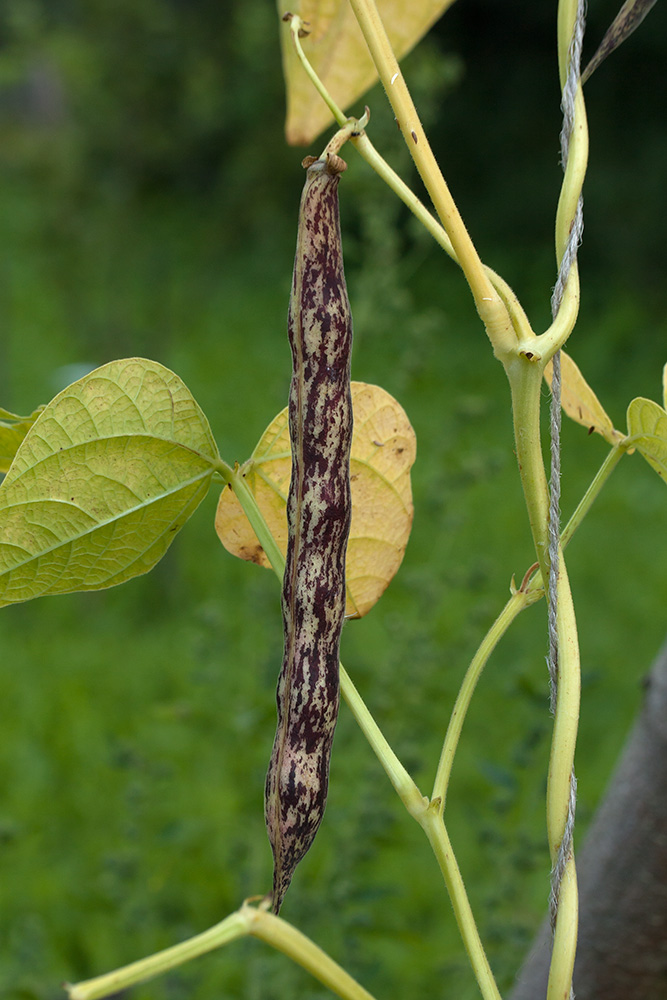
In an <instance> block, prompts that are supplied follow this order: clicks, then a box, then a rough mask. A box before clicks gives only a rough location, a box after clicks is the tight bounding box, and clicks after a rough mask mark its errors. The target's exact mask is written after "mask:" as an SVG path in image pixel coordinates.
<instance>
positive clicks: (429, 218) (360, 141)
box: [290, 17, 535, 342]
mask: <svg viewBox="0 0 667 1000" xmlns="http://www.w3.org/2000/svg"><path fill="white" fill-rule="evenodd" d="M301 24H302V21H301V18H297V17H293V18H292V21H291V24H290V28H291V31H292V39H293V41H294V46H295V48H296V53H297V55H298V57H299V60H300V62H301V64H302V66H303V68H304V70H305V72H306V73H307V75H308V77H309V78H310V80H311V81H312V82H313V84H314V86H315V87H316V89H317V91H318V93H319V94H320V96H321V97H322V99H323V100H324V102H325V103H326V105H327V106H328V108H329V110H330V111H331V113H332V115H333V116H334V118H335V120H336V122H337V123H338V124H339V125H340V126H346V125H348V124H349V123H350V121H351V119H349V118H347V117H346V116H345V114H344V113H343V112H342V111H341V109H340V108H339V107H338V105H337V104H336V102H335V101H334V100H333V98H332V97H331V94H330V93H329V91H328V90H327V88H326V87H325V86H324V84H323V83H322V81H321V80H320V78H319V76H318V75H317V73H316V72H315V70H314V69H313V67H312V65H311V63H310V61H309V59H308V57H307V56H306V54H305V52H304V50H303V46H302V45H301V40H300V38H299V36H298V27H299V26H300V25H301ZM366 112H367V113H368V109H366ZM356 127H357V128H359V129H360V131H359V134H357V133H356V128H355V129H354V130H353V131H352V132H351V133H350V137H349V141H350V142H351V143H352V145H353V146H354V147H355V149H356V150H357V152H358V153H359V155H360V156H361V158H362V159H363V160H365V161H366V163H367V164H368V165H369V166H370V167H371V168H372V169H373V170H374V171H375V172H376V174H377V175H378V177H379V178H380V179H381V180H383V181H384V182H385V184H386V185H387V186H388V187H389V188H390V189H391V190H392V191H393V192H394V194H395V195H396V196H397V197H398V198H400V200H401V201H402V202H403V204H404V205H405V206H406V207H407V208H408V209H409V210H410V211H411V212H412V214H413V215H414V216H415V218H416V219H418V220H419V222H421V224H422V225H423V226H424V228H425V229H426V231H427V232H428V233H430V235H431V236H432V237H433V239H434V240H435V241H436V243H437V244H438V245H439V246H440V247H442V249H443V250H444V251H445V253H446V254H447V255H448V256H449V257H451V258H452V260H453V261H454V262H455V263H457V264H460V262H459V259H458V257H457V255H456V251H455V250H454V247H453V246H452V241H451V240H450V238H449V236H448V235H447V233H446V231H445V229H444V228H443V226H442V225H441V224H440V223H439V222H438V220H437V219H436V218H435V216H434V215H433V214H432V213H431V212H429V210H428V209H427V208H426V206H425V205H424V203H423V202H422V201H420V199H419V198H418V197H417V196H416V194H415V193H414V191H413V190H412V188H410V187H409V186H408V185H407V184H406V183H405V181H403V180H402V179H401V178H400V177H399V175H398V174H397V173H396V171H395V170H394V169H393V168H392V167H391V166H390V165H389V164H388V163H387V161H386V160H385V159H384V157H383V156H381V155H380V153H378V151H377V149H376V148H375V146H374V145H373V143H372V142H371V140H370V139H369V138H368V136H367V135H366V133H365V131H364V130H363V129H361V128H360V123H359V122H356ZM483 268H484V271H485V273H486V275H487V276H488V278H489V281H490V282H491V284H492V285H493V287H494V288H495V289H496V291H497V292H498V294H499V295H500V297H501V299H502V300H503V303H504V304H505V307H506V309H507V311H508V313H509V314H510V316H511V319H512V325H513V327H514V329H515V331H516V333H517V336H518V337H519V338H520V341H521V342H523V341H526V342H532V339H533V338H534V337H535V334H534V333H533V331H532V328H531V326H530V323H529V321H528V317H527V316H526V314H525V312H524V310H523V308H522V307H521V304H520V302H519V300H518V299H517V297H516V295H515V294H514V292H513V291H512V289H511V288H510V286H509V285H508V284H507V282H506V281H504V280H503V278H501V277H500V275H499V274H497V273H496V272H495V271H493V270H492V269H491V268H490V267H487V266H486V265H483Z"/></svg>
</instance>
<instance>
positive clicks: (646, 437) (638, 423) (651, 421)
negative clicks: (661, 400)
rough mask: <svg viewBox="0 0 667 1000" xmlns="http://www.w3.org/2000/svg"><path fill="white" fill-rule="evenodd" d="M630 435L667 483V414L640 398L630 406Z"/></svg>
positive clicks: (650, 401) (639, 450) (659, 407)
mask: <svg viewBox="0 0 667 1000" xmlns="http://www.w3.org/2000/svg"><path fill="white" fill-rule="evenodd" d="M628 435H629V436H630V437H631V438H633V444H634V445H635V447H636V449H637V451H638V452H640V453H641V454H642V455H643V456H644V458H645V459H646V461H647V462H648V464H649V465H650V466H651V468H653V469H655V471H656V472H657V473H658V475H659V476H660V477H661V478H662V479H664V480H665V481H666V482H667V413H665V411H664V410H663V408H662V407H661V406H658V404H657V403H654V402H653V400H652V399H643V398H642V397H641V396H638V397H637V399H633V400H632V402H631V403H630V405H629V406H628Z"/></svg>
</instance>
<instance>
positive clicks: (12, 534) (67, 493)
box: [0, 358, 218, 606]
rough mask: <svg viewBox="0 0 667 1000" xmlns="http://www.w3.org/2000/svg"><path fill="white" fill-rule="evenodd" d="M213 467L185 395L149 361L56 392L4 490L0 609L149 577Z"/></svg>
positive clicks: (202, 421) (214, 453)
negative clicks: (143, 574) (143, 576)
mask: <svg viewBox="0 0 667 1000" xmlns="http://www.w3.org/2000/svg"><path fill="white" fill-rule="evenodd" d="M217 458H218V450H217V447H216V444H215V441H214V440H213V437H212V435H211V431H210V428H209V425H208V421H207V420H206V417H205V416H204V414H203V413H202V411H201V410H200V408H199V406H198V405H197V403H196V402H195V401H194V399H193V398H192V395H191V394H190V392H189V390H188V389H187V387H186V386H185V385H184V384H183V382H182V381H181V380H180V379H179V378H178V376H176V375H174V373H173V372H170V371H169V370H168V369H167V368H164V367H163V366H162V365H160V364H157V362H155V361H146V360H144V359H142V358H130V359H128V360H124V361H113V362H111V363H110V364H108V365H104V366H103V367H102V368H98V369H97V370H96V371H93V372H91V373H90V374H89V375H86V376H85V377H84V378H82V379H80V380H79V381H78V382H75V383H74V384H73V385H71V386H69V387H68V388H67V389H65V390H63V392H61V393H60V394H59V395H58V396H56V397H55V399H53V400H52V401H51V402H50V403H49V404H48V406H47V407H46V408H45V409H44V410H43V412H42V413H41V415H40V416H39V417H38V419H37V420H36V421H35V423H34V424H33V426H32V427H31V429H30V430H29V432H28V434H27V435H26V437H25V439H24V441H23V443H22V444H21V446H20V448H19V450H18V452H17V454H16V457H15V459H14V461H13V463H12V465H11V467H10V469H9V472H8V473H7V475H6V477H5V479H4V481H3V483H2V485H1V486H0V606H4V605H6V604H12V603H14V602H17V601H27V600H30V599H31V598H33V597H39V596H42V595H43V594H63V593H69V592H71V591H75V590H97V589H100V588H103V587H111V586H114V585H115V584H118V583H123V582H124V581H126V580H129V579H131V578H132V577H134V576H138V575H139V574H141V573H146V572H147V571H148V570H149V569H151V568H152V567H153V566H154V565H155V563H156V562H157V561H158V560H159V559H160V558H161V557H162V555H163V554H164V553H165V551H166V550H167V548H168V547H169V545H170V544H171V542H172V540H173V539H174V537H175V536H176V533H177V532H178V530H179V528H181V527H182V526H183V525H184V524H185V522H186V521H187V519H188V518H189V517H190V515H191V514H192V513H193V512H194V510H195V509H196V508H197V506H198V505H199V503H200V502H201V500H203V498H204V496H205V495H206V492H207V490H208V488H209V486H210V482H211V477H212V475H213V471H214V465H215V462H216V460H217Z"/></svg>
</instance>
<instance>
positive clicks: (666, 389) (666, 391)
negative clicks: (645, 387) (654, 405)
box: [662, 365, 667, 410]
mask: <svg viewBox="0 0 667 1000" xmlns="http://www.w3.org/2000/svg"><path fill="white" fill-rule="evenodd" d="M662 402H663V404H664V407H665V409H666V410H667V365H665V366H664V368H663V369H662Z"/></svg>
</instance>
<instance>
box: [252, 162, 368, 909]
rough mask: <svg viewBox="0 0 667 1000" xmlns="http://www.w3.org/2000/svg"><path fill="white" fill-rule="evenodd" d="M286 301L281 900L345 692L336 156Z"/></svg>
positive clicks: (270, 798) (278, 790)
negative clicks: (288, 369) (288, 448)
mask: <svg viewBox="0 0 667 1000" xmlns="http://www.w3.org/2000/svg"><path fill="white" fill-rule="evenodd" d="M304 166H308V172H307V175H306V182H305V186H304V190H303V194H302V197H301V206H300V210H299V227H298V234H297V248H296V258H295V262H294V276H293V281H292V294H291V299H290V308H289V321H288V331H289V341H290V347H291V349H292V381H291V385H290V396H289V423H290V437H291V443H292V478H291V482H290V489H289V497H288V501H287V522H288V544H287V560H286V566H285V575H284V578H283V590H282V613H283V628H284V653H283V662H282V668H281V671H280V677H279V680H278V691H277V698H276V700H277V703H278V725H277V730H276V737H275V742H274V746H273V753H272V755H271V761H270V764H269V771H268V774H267V778H266V792H265V817H266V825H267V830H268V834H269V839H270V841H271V846H272V848H273V858H274V869H273V910H274V912H275V913H278V911H279V910H280V906H281V903H282V900H283V897H284V895H285V892H286V891H287V888H288V886H289V884H290V881H291V879H292V875H293V874H294V870H295V868H296V866H297V864H298V863H299V861H301V859H302V858H303V856H304V855H305V854H306V852H307V851H308V849H309V847H310V846H311V844H312V842H313V839H314V837H315V834H316V833H317V829H318V827H319V825H320V822H321V820H322V816H323V813H324V807H325V803H326V797H327V788H328V782H329V761H330V757H331V746H332V742H333V735H334V729H335V726H336V719H337V716H338V702H339V647H340V635H341V629H342V626H343V620H344V616H345V552H346V548H347V539H348V534H349V530H350V515H351V501H350V446H351V442H352V400H351V396H350V355H351V350H352V319H351V314H350V305H349V301H348V297H347V289H346V286H345V275H344V272H343V256H342V250H341V236H340V223H339V216H338V182H339V179H340V174H341V172H342V171H343V170H344V169H345V168H346V164H345V163H344V162H343V160H341V159H340V157H338V156H334V155H329V156H328V157H327V159H325V160H315V161H312V160H306V161H304Z"/></svg>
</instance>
